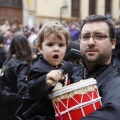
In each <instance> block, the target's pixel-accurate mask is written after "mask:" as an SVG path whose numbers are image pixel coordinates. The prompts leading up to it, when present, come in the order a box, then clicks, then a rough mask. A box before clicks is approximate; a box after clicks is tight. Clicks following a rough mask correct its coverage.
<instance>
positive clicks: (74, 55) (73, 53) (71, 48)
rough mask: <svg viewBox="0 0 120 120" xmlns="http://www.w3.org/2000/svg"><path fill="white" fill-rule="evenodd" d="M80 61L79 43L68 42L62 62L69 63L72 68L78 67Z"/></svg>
mask: <svg viewBox="0 0 120 120" xmlns="http://www.w3.org/2000/svg"><path fill="white" fill-rule="evenodd" d="M80 59H81V53H80V45H79V42H77V41H76V42H75V41H70V42H69V45H68V48H67V51H66V53H65V56H64V60H66V61H70V62H72V63H73V64H74V66H76V67H78V66H80V63H79V60H80Z"/></svg>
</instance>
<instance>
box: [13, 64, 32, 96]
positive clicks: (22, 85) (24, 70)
mask: <svg viewBox="0 0 120 120" xmlns="http://www.w3.org/2000/svg"><path fill="white" fill-rule="evenodd" d="M29 70H30V67H29V65H28V64H27V62H21V63H19V64H17V65H16V68H15V73H16V77H17V88H18V93H19V94H21V95H23V94H25V93H26V90H27V84H28V83H27V80H26V79H27V76H28V72H29Z"/></svg>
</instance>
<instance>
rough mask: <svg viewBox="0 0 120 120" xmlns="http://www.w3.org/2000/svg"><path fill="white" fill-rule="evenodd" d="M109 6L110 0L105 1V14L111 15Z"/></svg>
mask: <svg viewBox="0 0 120 120" xmlns="http://www.w3.org/2000/svg"><path fill="white" fill-rule="evenodd" d="M111 4H112V0H109V2H108V0H105V14H108V13H109V14H111Z"/></svg>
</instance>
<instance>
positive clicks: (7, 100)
mask: <svg viewBox="0 0 120 120" xmlns="http://www.w3.org/2000/svg"><path fill="white" fill-rule="evenodd" d="M31 63H32V52H31V48H30V46H29V43H28V40H27V38H26V37H25V36H23V35H17V36H14V37H13V39H12V41H11V44H10V47H9V50H8V57H7V59H6V61H5V62H4V64H3V67H2V72H3V76H2V85H1V86H0V87H1V94H0V98H1V100H0V101H1V102H0V111H2V113H1V115H0V119H1V120H8V119H9V120H16V117H15V112H16V110H17V109H18V107H19V106H20V104H21V102H22V95H23V94H25V93H26V86H27V83H28V82H27V76H28V72H29V69H30V67H31Z"/></svg>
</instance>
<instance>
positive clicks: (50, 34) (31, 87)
mask: <svg viewBox="0 0 120 120" xmlns="http://www.w3.org/2000/svg"><path fill="white" fill-rule="evenodd" d="M38 35H39V36H38V49H39V51H40V53H41V54H42V55H41V57H40V58H39V59H38V61H36V62H35V63H34V64H33V66H32V68H31V70H30V73H29V76H28V80H29V81H30V82H29V83H28V94H29V97H30V99H31V100H32V101H34V102H33V105H32V107H30V108H29V109H28V110H27V112H24V113H23V114H24V119H25V120H27V119H30V120H33V119H34V120H55V113H54V108H53V105H52V102H51V100H50V99H49V97H48V95H49V93H50V92H51V91H52V90H53V89H54V87H55V83H57V81H59V80H61V79H63V78H64V76H63V75H62V73H61V72H60V70H59V68H60V67H61V66H62V65H63V64H64V63H65V61H63V58H64V55H65V52H66V49H67V46H68V43H69V33H68V29H67V28H66V27H65V26H64V25H62V24H60V23H58V22H47V23H46V24H44V25H43V26H42V28H41V29H40V32H39V34H38ZM68 77H69V76H68ZM49 82H50V83H51V84H50V85H49ZM22 120H23V119H22Z"/></svg>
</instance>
